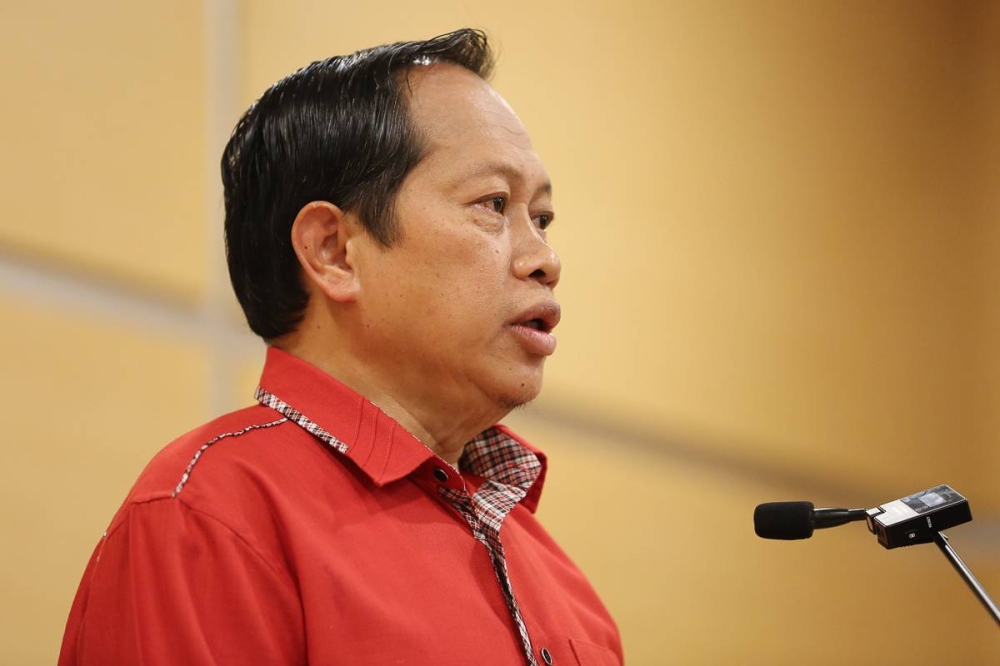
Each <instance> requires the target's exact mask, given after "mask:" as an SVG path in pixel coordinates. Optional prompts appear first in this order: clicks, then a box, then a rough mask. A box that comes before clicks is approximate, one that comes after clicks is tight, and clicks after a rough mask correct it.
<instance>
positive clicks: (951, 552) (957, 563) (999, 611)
mask: <svg viewBox="0 0 1000 666" xmlns="http://www.w3.org/2000/svg"><path fill="white" fill-rule="evenodd" d="M934 543H936V544H937V545H938V548H940V549H941V552H942V553H944V556H945V557H947V558H948V561H949V562H951V564H952V566H954V567H955V571H957V572H958V575H960V576H961V577H962V578H963V579H965V582H966V583H967V584H968V585H969V588H970V589H971V590H972V593H973V594H975V595H976V596H977V597H978V598H979V600H980V601H981V602H983V605H984V606H986V610H988V611H989V612H990V615H992V616H993V619H994V620H996V623H997V624H998V625H1000V608H997V604H996V602H995V601H993V599H991V598H990V595H989V594H987V592H986V589H985V588H983V586H982V585H981V584H980V583H979V581H978V580H976V577H975V576H973V575H972V571H970V570H969V567H967V566H965V562H963V561H962V558H961V557H959V556H958V553H956V552H955V549H954V548H952V547H951V544H950V543H948V537H946V536H945V535H944V533H942V532H935V533H934Z"/></svg>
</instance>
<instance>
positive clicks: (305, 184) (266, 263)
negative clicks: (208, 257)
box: [222, 29, 493, 340]
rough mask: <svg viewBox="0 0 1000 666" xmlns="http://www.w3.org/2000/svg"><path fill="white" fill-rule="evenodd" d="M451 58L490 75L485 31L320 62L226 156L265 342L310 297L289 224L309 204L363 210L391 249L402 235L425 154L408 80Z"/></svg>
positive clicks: (291, 322) (228, 196) (246, 284)
mask: <svg viewBox="0 0 1000 666" xmlns="http://www.w3.org/2000/svg"><path fill="white" fill-rule="evenodd" d="M441 61H446V62H451V63H454V64H457V65H459V66H461V67H464V68H466V69H468V70H470V71H472V72H474V73H475V74H477V75H479V76H480V77H482V78H484V79H486V78H489V75H490V73H491V71H492V68H493V55H492V52H491V50H490V47H489V44H488V42H487V39H486V35H485V34H484V33H483V32H481V31H479V30H472V29H463V30H457V31H455V32H451V33H448V34H445V35H441V36H439V37H435V38H433V39H429V40H426V41H415V42H398V43H395V44H387V45H383V46H376V47H374V48H371V49H365V50H363V51H358V52H357V53H353V54H351V55H346V56H334V57H332V58H328V59H326V60H321V61H318V62H314V63H312V64H311V65H308V66H306V67H303V68H302V69H300V70H298V71H296V72H295V73H293V74H290V75H289V76H287V77H285V78H284V79H282V80H280V81H278V82H277V83H275V84H274V85H272V86H271V87H270V88H269V89H268V90H267V91H266V92H265V93H264V94H263V95H262V96H261V98H260V99H259V100H257V101H256V102H254V103H253V104H252V105H251V106H250V108H249V109H247V111H246V113H244V114H243V117H242V118H240V121H239V122H238V123H237V124H236V128H235V129H234V130H233V134H232V136H231V137H230V139H229V143H228V144H227V145H226V149H225V151H224V152H223V154H222V184H223V187H224V192H225V207H226V222H225V234H226V258H227V260H228V263H229V277H230V280H231V281H232V284H233V289H234V290H235V292H236V297H237V299H238V300H239V302H240V305H241V306H242V307H243V312H244V314H245V315H246V318H247V323H248V324H249V325H250V328H251V330H253V332H254V333H256V334H257V335H259V336H261V337H262V338H264V339H265V340H270V339H273V338H277V337H279V336H281V335H284V334H286V333H289V332H291V331H293V330H294V329H295V327H296V326H297V325H298V324H299V322H300V321H301V320H302V316H303V311H304V309H305V307H306V304H307V303H308V301H309V295H308V293H307V292H306V290H305V288H304V287H303V285H302V282H301V279H300V267H299V263H298V259H297V258H296V256H295V252H294V251H293V249H292V242H291V229H292V222H293V221H294V220H295V217H296V215H297V214H298V212H299V210H301V209H302V207H303V206H305V205H306V204H307V203H309V202H311V201H329V202H330V203H332V204H334V205H336V206H338V207H339V208H340V209H342V210H344V211H345V212H352V213H355V214H356V215H357V216H358V218H359V219H360V221H361V224H362V225H363V226H364V228H365V230H366V232H367V233H368V234H370V235H371V236H372V238H374V239H375V240H376V241H377V242H378V243H380V244H381V245H382V246H384V247H390V246H391V245H392V244H393V243H395V242H396V241H398V240H399V235H400V231H399V225H398V224H397V223H396V220H395V216H394V214H393V204H394V201H395V197H396V194H397V192H398V190H399V187H400V185H401V184H402V183H403V180H404V179H405V178H406V176H407V174H408V173H409V172H410V171H411V170H412V169H413V167H415V166H416V165H417V163H418V162H419V161H420V159H421V157H422V156H423V152H424V148H423V146H422V143H421V140H420V135H419V132H418V131H417V128H416V127H414V125H413V123H412V121H411V119H410V116H409V108H408V102H407V97H406V95H405V94H404V93H403V91H402V89H401V86H402V85H403V83H404V81H406V78H407V77H406V75H407V73H408V72H409V70H410V68H411V67H413V66H414V65H418V64H431V63H434V62H441Z"/></svg>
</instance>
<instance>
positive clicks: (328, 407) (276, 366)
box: [257, 347, 546, 512]
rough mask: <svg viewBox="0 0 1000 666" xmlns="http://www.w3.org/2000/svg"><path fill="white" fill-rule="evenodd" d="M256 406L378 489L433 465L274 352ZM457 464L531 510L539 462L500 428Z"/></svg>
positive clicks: (309, 371)
mask: <svg viewBox="0 0 1000 666" xmlns="http://www.w3.org/2000/svg"><path fill="white" fill-rule="evenodd" d="M257 400H258V401H259V402H261V404H264V405H266V406H268V407H270V408H272V409H274V410H276V411H278V412H280V413H281V414H283V415H284V416H286V417H288V418H289V420H291V421H293V422H295V423H297V424H298V425H299V426H300V427H302V428H304V429H305V430H307V431H308V432H310V433H311V434H313V435H314V436H315V437H317V438H318V439H320V440H321V441H323V442H325V443H326V444H327V445H329V446H331V447H332V448H334V449H336V450H337V451H339V452H340V453H341V454H343V455H344V456H346V457H347V458H349V459H351V461H352V462H353V463H354V464H355V465H357V466H358V468H359V469H361V470H362V471H363V472H364V473H365V474H366V475H368V476H369V477H370V478H371V480H372V481H373V482H374V483H375V484H376V485H377V486H380V487H381V486H384V485H385V484H387V483H391V482H393V481H397V480H399V479H401V478H404V477H406V476H408V475H410V474H411V473H413V472H414V471H415V470H416V469H418V468H419V467H421V466H422V465H423V464H424V463H427V462H428V461H432V460H439V458H438V456H437V455H436V454H435V453H434V452H433V451H431V450H430V449H429V448H427V447H426V446H424V444H423V443H421V442H420V441H419V440H418V439H417V438H416V437H414V436H413V435H412V434H410V433H409V432H408V431H407V430H406V429H405V428H404V427H403V426H401V425H399V423H397V422H396V421H395V420H394V419H393V418H392V417H390V416H389V415H388V414H386V413H385V412H383V411H382V410H381V409H379V408H378V407H377V406H375V405H374V404H373V403H372V402H370V401H369V400H367V399H366V398H365V397H364V396H362V395H360V394H359V393H357V392H355V391H354V390H352V389H351V388H349V387H347V386H346V385H344V384H342V383H341V382H339V381H337V380H336V379H335V378H333V377H331V376H330V375H328V374H327V373H325V372H323V371H322V370H320V369H319V368H317V367H315V366H313V365H311V364H310V363H308V362H306V361H303V360H302V359H300V358H298V357H296V356H293V355H291V354H289V353H287V352H284V351H282V350H280V349H277V348H276V347H268V349H267V359H266V360H265V362H264V371H263V373H262V375H261V378H260V385H259V387H258V388H257ZM460 465H461V467H462V469H463V471H469V472H472V473H473V474H477V475H479V476H482V477H483V478H484V479H488V480H492V481H496V482H498V483H504V484H509V485H514V486H516V487H520V488H521V489H522V490H524V491H525V493H526V495H525V497H524V499H523V500H521V504H523V505H524V507H525V508H527V509H528V510H529V511H531V512H534V511H535V509H536V508H537V506H538V500H539V498H540V496H541V492H542V485H543V482H544V479H545V470H546V457H545V455H544V454H543V453H542V452H541V451H539V450H538V449H536V448H534V447H533V446H531V445H529V444H528V443H527V442H525V441H524V440H523V439H521V438H520V437H518V436H517V435H515V434H514V433H513V432H511V431H510V430H509V429H508V428H507V427H506V426H503V425H495V426H493V427H491V428H488V429H487V430H485V431H484V432H483V433H481V434H480V435H479V436H478V437H476V438H475V439H473V440H472V441H471V442H469V444H467V445H466V448H465V452H464V453H463V456H462V460H461V462H460Z"/></svg>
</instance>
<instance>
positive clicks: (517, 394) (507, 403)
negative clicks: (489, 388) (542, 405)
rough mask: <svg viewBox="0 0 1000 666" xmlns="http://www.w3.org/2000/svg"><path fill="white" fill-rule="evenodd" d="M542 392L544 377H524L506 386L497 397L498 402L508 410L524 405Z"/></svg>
mask: <svg viewBox="0 0 1000 666" xmlns="http://www.w3.org/2000/svg"><path fill="white" fill-rule="evenodd" d="M541 392H542V378H541V377H537V378H536V377H532V378H531V379H527V378H526V379H524V380H523V381H521V382H518V383H517V384H514V385H512V386H505V387H503V389H501V390H500V391H499V392H498V393H497V395H496V396H495V399H496V401H497V403H498V404H499V405H500V406H501V407H503V408H504V409H506V410H507V411H508V412H510V411H513V410H515V409H517V408H518V407H523V406H524V405H527V404H528V403H529V402H531V401H532V400H534V399H535V398H537V397H538V394H539V393H541Z"/></svg>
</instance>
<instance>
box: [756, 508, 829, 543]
mask: <svg viewBox="0 0 1000 666" xmlns="http://www.w3.org/2000/svg"><path fill="white" fill-rule="evenodd" d="M814 508H815V507H814V506H813V503H812V502H768V503H766V504H759V505H758V506H757V508H756V509H754V512H753V531H754V532H756V533H757V536H759V537H762V538H764V539H808V538H809V537H811V536H812V534H813V509H814Z"/></svg>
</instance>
